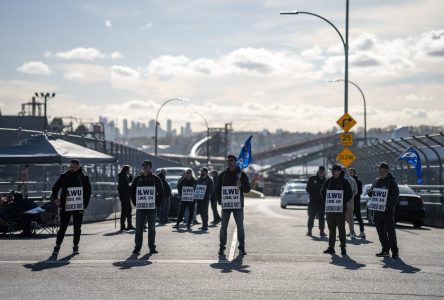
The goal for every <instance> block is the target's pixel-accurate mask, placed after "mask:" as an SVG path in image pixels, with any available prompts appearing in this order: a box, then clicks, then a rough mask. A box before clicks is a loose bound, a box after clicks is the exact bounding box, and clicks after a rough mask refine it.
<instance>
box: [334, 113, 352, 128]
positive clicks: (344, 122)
mask: <svg viewBox="0 0 444 300" xmlns="http://www.w3.org/2000/svg"><path fill="white" fill-rule="evenodd" d="M336 123H337V124H338V125H339V127H341V128H342V129H343V130H344V131H345V132H348V131H349V130H350V129H352V127H353V126H355V125H356V121H355V119H353V118H352V116H350V115H349V114H348V113H345V114H343V115H342V117H340V118H339V120H337V121H336Z"/></svg>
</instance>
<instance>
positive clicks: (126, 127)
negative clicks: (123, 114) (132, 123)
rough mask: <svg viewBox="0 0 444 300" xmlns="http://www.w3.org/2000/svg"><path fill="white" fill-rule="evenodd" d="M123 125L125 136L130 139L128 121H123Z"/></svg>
mask: <svg viewBox="0 0 444 300" xmlns="http://www.w3.org/2000/svg"><path fill="white" fill-rule="evenodd" d="M122 123H123V136H124V137H128V120H127V119H123V121H122Z"/></svg>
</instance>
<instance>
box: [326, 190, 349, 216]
mask: <svg viewBox="0 0 444 300" xmlns="http://www.w3.org/2000/svg"><path fill="white" fill-rule="evenodd" d="M325 212H326V213H342V212H344V191H342V190H327V197H326V199H325Z"/></svg>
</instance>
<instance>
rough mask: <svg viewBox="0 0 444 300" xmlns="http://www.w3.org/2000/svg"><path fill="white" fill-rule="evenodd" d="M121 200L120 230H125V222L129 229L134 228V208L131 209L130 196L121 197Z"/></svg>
mask: <svg viewBox="0 0 444 300" xmlns="http://www.w3.org/2000/svg"><path fill="white" fill-rule="evenodd" d="M119 198H120V206H121V207H122V210H121V212H120V228H121V229H124V228H125V220H126V223H127V225H128V227H130V226H132V225H133V224H132V220H131V219H132V215H131V213H132V208H131V201H130V198H129V196H128V197H121V196H119Z"/></svg>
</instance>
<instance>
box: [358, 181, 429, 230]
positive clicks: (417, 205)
mask: <svg viewBox="0 0 444 300" xmlns="http://www.w3.org/2000/svg"><path fill="white" fill-rule="evenodd" d="M371 186H372V185H371V184H366V185H364V186H363V188H362V195H361V213H362V214H363V216H365V215H367V220H368V224H369V225H374V216H373V211H371V210H369V209H368V208H367V202H368V199H369V198H370V197H369V196H368V195H367V191H368V189H369V188H370V187H371ZM424 218H425V208H424V202H423V201H422V199H421V196H419V195H418V194H416V193H415V192H414V191H413V190H412V189H411V188H410V187H409V186H408V185H401V184H400V185H399V201H398V204H397V205H396V209H395V222H412V224H413V226H414V227H416V228H421V226H422V225H423V224H424Z"/></svg>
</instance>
